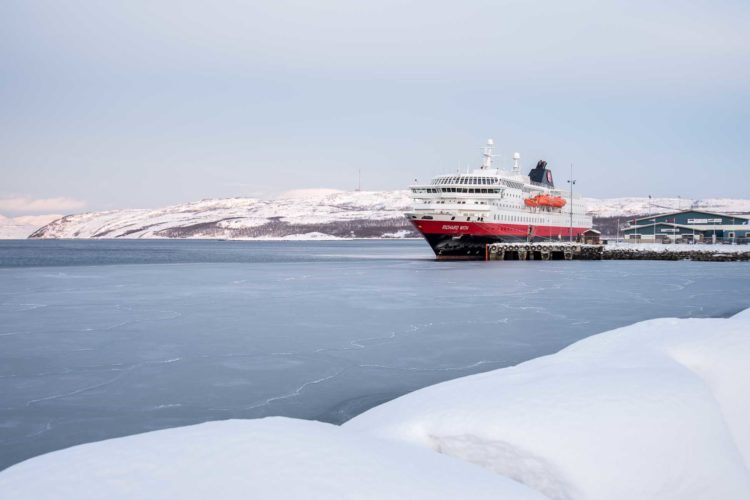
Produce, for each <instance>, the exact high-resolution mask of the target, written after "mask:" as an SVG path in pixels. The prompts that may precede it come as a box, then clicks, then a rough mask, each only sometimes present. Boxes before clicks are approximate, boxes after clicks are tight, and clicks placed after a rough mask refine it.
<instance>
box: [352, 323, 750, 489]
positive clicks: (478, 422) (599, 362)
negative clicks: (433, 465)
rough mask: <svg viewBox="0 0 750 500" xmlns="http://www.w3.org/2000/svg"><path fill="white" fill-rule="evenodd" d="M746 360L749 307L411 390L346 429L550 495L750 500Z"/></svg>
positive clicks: (626, 332)
mask: <svg viewBox="0 0 750 500" xmlns="http://www.w3.org/2000/svg"><path fill="white" fill-rule="evenodd" d="M540 327H542V328H544V327H549V326H543V325H540ZM748 360H750V312H748V311H746V312H744V313H742V314H740V315H737V316H735V317H733V318H731V319H659V320H652V321H646V322H643V323H638V324H636V325H632V326H629V327H625V328H621V329H618V330H613V331H611V332H607V333H604V334H600V335H596V336H594V337H590V338H588V339H585V340H582V341H580V342H577V343H576V344H574V345H572V346H570V347H568V348H566V349H564V350H563V351H561V352H559V353H557V354H554V355H552V356H546V357H542V358H538V359H535V360H532V361H529V362H526V363H523V364H521V365H518V366H516V367H511V368H506V369H501V370H496V371H493V372H489V373H484V374H480V375H474V376H470V377H465V378H462V379H458V380H453V381H450V382H445V383H442V384H439V385H436V386H433V387H428V388H426V389H422V390H419V391H416V392H414V393H412V394H409V395H406V396H404V397H402V398H399V399H397V400H394V401H391V402H389V403H386V404H384V405H382V406H379V407H377V408H374V409H372V410H370V411H368V412H366V413H364V414H363V415H360V416H359V417H357V418H355V419H353V420H351V421H350V422H348V423H347V424H345V425H344V427H346V428H347V429H350V430H357V431H360V432H364V433H367V434H369V435H372V436H374V437H378V438H383V439H387V440H391V441H399V442H404V443H412V444H414V445H418V446H422V447H425V448H429V449H433V450H435V451H438V452H440V453H443V454H446V455H451V456H454V457H457V458H460V459H462V460H466V461H468V462H473V463H476V464H479V465H481V466H482V467H485V468H488V469H490V470H493V471H495V472H496V473H498V474H501V475H505V476H508V477H511V478H514V479H517V480H518V481H520V482H523V483H525V484H527V485H529V486H531V487H532V488H534V489H536V490H538V491H540V492H542V493H544V494H545V495H547V496H548V497H549V498H552V499H581V500H583V499H607V500H615V499H627V500H632V499H636V498H637V499H639V500H646V499H659V500H668V499H680V500H686V499H696V500H698V499H707V498H721V499H723V500H729V499H737V500H740V499H745V500H746V499H748V498H750V473H749V472H748V471H749V467H750V362H748Z"/></svg>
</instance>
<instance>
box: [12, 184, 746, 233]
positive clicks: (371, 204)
mask: <svg viewBox="0 0 750 500" xmlns="http://www.w3.org/2000/svg"><path fill="white" fill-rule="evenodd" d="M584 202H585V204H586V207H587V210H588V211H589V213H590V214H592V215H593V216H594V217H617V216H633V215H641V214H647V213H649V212H650V211H652V212H664V211H669V210H677V209H680V208H682V209H686V208H689V207H693V208H699V209H701V210H710V211H718V212H750V200H733V199H724V198H719V199H706V200H688V199H678V198H654V199H653V200H651V201H649V199H648V198H613V199H595V198H584ZM410 205H411V200H410V197H409V192H408V191H406V190H402V191H336V190H331V189H317V190H310V189H307V190H297V191H290V192H288V193H285V194H284V195H282V196H280V197H279V198H277V199H275V200H261V199H255V198H228V199H218V200H202V201H197V202H192V203H185V204H180V205H173V206H170V207H165V208H160V209H126V210H111V211H106V212H89V213H83V214H78V215H68V216H66V217H62V218H60V219H58V220H56V221H54V222H51V223H50V224H47V225H46V226H44V227H41V228H40V229H38V230H37V231H34V232H33V234H32V235H31V237H33V238H226V239H250V238H284V239H305V238H309V239H321V238H352V237H353V238H382V237H386V238H387V237H397V238H405V237H415V236H417V234H416V233H415V232H414V231H413V230H412V228H411V226H410V225H409V224H408V222H407V221H406V219H404V217H403V212H404V211H405V210H407V209H408V208H409V206H410ZM1 227H3V226H2V221H1V220H0V228H1ZM29 233H31V230H29V231H28V232H27V233H26V234H25V235H28V234H29ZM2 234H3V233H2V231H1V230H0V235H2ZM14 234H15V235H16V236H15V237H19V236H21V235H20V234H19V231H18V230H15V232H14ZM25 235H24V236H25Z"/></svg>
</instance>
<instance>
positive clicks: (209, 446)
mask: <svg viewBox="0 0 750 500" xmlns="http://www.w3.org/2000/svg"><path fill="white" fill-rule="evenodd" d="M0 497H2V498H8V499H11V498H12V499H14V500H25V499H29V500H31V499H33V500H39V499H47V498H55V499H59V500H60V499H61V500H65V499H76V500H85V499H92V500H93V499H96V500H101V499H108V500H120V499H122V500H133V499H155V498H160V499H193V498H194V499H210V498H216V499H222V500H229V499H249V498H252V499H284V500H289V499H318V498H319V499H325V500H331V499H347V498H351V499H368V498H372V499H374V498H377V499H397V498H404V499H431V500H432V499H450V500H454V499H458V498H471V499H498V498H503V499H509V500H511V499H518V500H522V499H523V500H540V499H542V498H543V497H542V496H541V495H539V494H538V493H536V492H534V491H533V490H530V489H529V488H527V487H525V486H523V485H521V484H518V483H516V482H514V481H511V480H509V479H507V478H503V477H500V476H496V475H493V474H491V473H488V472H487V471H484V470H482V469H480V468H478V467H475V466H472V465H469V464H465V463H461V462H459V461H457V460H455V459H452V458H449V457H444V456H440V455H438V454H435V453H431V452H429V451H426V450H420V449H417V448H413V447H409V446H405V445H399V444H394V443H388V442H380V441H377V440H374V439H372V438H368V437H366V436H362V435H357V434H355V433H351V432H347V431H346V430H344V429H341V428H340V427H336V426H333V425H330V424H323V423H320V422H309V421H304V420H293V419H287V418H278V417H277V418H268V419H263V420H227V421H223V422H211V423H207V424H201V425H194V426H190V427H182V428H177V429H168V430H163V431H156V432H149V433H146V434H140V435H136V436H130V437H126V438H119V439H111V440H108V441H100V442H98V443H92V444H86V445H81V446H76V447H73V448H68V449H67V450H62V451H58V452H55V453H50V454H48V455H43V456H41V457H37V458H34V459H32V460H28V461H26V462H23V463H21V464H19V465H16V466H13V467H11V468H9V469H7V470H6V471H4V472H2V473H0Z"/></svg>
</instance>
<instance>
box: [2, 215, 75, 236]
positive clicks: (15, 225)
mask: <svg viewBox="0 0 750 500" xmlns="http://www.w3.org/2000/svg"><path fill="white" fill-rule="evenodd" d="M60 217H62V215H57V214H54V215H22V216H20V217H5V216H3V215H0V240H16V239H23V238H27V237H28V236H29V235H30V234H31V233H33V232H34V231H36V230H37V229H38V228H39V227H41V226H44V225H45V224H49V223H50V222H52V221H54V220H57V219H59V218H60Z"/></svg>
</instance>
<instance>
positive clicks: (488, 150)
mask: <svg viewBox="0 0 750 500" xmlns="http://www.w3.org/2000/svg"><path fill="white" fill-rule="evenodd" d="M494 153H495V141H493V140H492V139H487V145H486V146H485V147H484V154H483V155H482V156H484V159H483V160H482V170H488V169H490V168H492V157H493V156H494Z"/></svg>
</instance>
